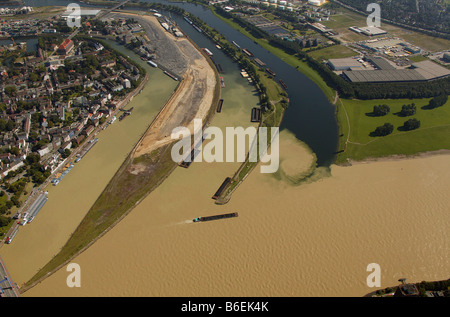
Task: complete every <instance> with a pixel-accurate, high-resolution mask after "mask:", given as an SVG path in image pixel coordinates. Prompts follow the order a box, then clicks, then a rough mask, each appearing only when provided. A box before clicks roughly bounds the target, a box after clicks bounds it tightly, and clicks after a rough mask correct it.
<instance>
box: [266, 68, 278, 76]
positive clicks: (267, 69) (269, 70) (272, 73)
mask: <svg viewBox="0 0 450 317" xmlns="http://www.w3.org/2000/svg"><path fill="white" fill-rule="evenodd" d="M266 72H268V73H269V74H270V75H272V76H274V77H275V76H276V75H277V74H275V73H274V71H273V70H271V69H270V68H266Z"/></svg>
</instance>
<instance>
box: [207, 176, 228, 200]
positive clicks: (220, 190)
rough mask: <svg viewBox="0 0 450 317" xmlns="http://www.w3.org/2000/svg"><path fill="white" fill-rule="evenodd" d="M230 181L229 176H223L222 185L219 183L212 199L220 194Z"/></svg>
mask: <svg viewBox="0 0 450 317" xmlns="http://www.w3.org/2000/svg"><path fill="white" fill-rule="evenodd" d="M230 182H231V178H230V177H227V178H225V180H224V181H223V183H222V185H220V187H219V189H218V190H217V191H216V193H215V194H214V196H212V199H218V198H219V196H220V194H222V192H223V190H224V189H225V187H227V185H228V184H229V183H230Z"/></svg>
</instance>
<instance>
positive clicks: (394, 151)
mask: <svg viewBox="0 0 450 317" xmlns="http://www.w3.org/2000/svg"><path fill="white" fill-rule="evenodd" d="M429 101H430V99H429V98H426V99H412V100H410V99H396V100H392V99H390V100H385V99H382V100H365V101H361V100H346V99H341V100H340V101H339V102H338V121H339V123H340V128H341V133H342V136H341V137H340V147H339V148H340V149H341V150H345V151H344V152H342V153H339V154H338V155H337V159H336V163H338V164H343V163H346V162H347V161H348V159H350V160H355V161H360V160H364V159H367V158H379V157H387V156H392V155H408V156H409V155H414V154H417V153H422V152H429V151H437V150H442V149H449V150H450V138H448V135H450V100H449V101H447V103H446V104H445V105H443V106H441V107H438V108H435V109H427V108H426V106H427V105H428V103H429ZM411 103H414V104H415V105H416V107H417V113H416V114H415V115H413V116H410V117H402V116H400V115H399V114H398V113H399V112H400V111H401V109H402V106H403V105H405V104H411ZM380 104H387V105H388V106H389V107H390V109H391V111H390V113H388V114H387V115H386V116H382V117H373V116H370V115H368V114H370V113H371V112H372V111H373V106H375V105H380ZM424 107H425V108H424ZM412 118H416V119H417V120H419V121H420V123H421V126H420V128H418V129H416V130H412V131H402V129H401V128H400V127H402V126H403V123H404V122H405V121H406V120H408V119H412ZM386 122H387V123H391V124H392V125H394V132H393V133H392V134H390V135H387V136H385V137H372V136H370V133H371V132H373V131H374V130H375V129H376V127H378V126H381V125H383V124H384V123H386ZM349 123H350V124H349ZM399 128H400V129H399ZM349 130H350V131H349Z"/></svg>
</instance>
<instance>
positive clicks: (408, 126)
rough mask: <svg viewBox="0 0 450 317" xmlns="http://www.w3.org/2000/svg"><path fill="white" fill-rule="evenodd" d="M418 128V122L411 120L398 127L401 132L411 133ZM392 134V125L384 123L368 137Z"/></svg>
mask: <svg viewBox="0 0 450 317" xmlns="http://www.w3.org/2000/svg"><path fill="white" fill-rule="evenodd" d="M418 128H420V121H419V120H417V119H415V118H413V119H409V120H407V121H405V122H404V123H403V126H401V127H399V130H401V131H411V130H415V129H418ZM392 132H394V125H392V123H385V124H383V125H382V126H379V127H377V128H376V129H375V131H373V132H371V133H370V136H386V135H389V134H391V133H392Z"/></svg>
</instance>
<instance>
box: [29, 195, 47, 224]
mask: <svg viewBox="0 0 450 317" xmlns="http://www.w3.org/2000/svg"><path fill="white" fill-rule="evenodd" d="M47 200H48V197H47V193H46V192H45V193H43V194H40V195H39V197H38V198H37V199H36V200H35V201H34V203H33V204H32V205H31V207H30V209H29V210H28V214H29V217H28V218H29V219H28V220H27V223H30V222H32V221H33V219H34V217H36V215H37V214H38V212H39V211H41V209H42V207H44V205H45V203H46V202H47Z"/></svg>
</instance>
